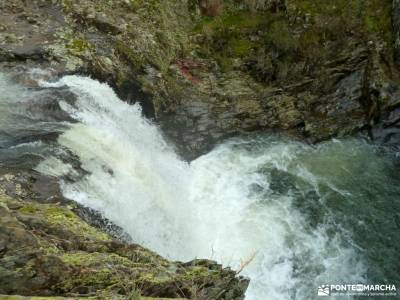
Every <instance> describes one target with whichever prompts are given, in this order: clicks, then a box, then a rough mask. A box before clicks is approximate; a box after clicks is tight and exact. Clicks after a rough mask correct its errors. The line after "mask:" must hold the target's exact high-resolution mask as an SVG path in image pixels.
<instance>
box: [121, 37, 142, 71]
mask: <svg viewBox="0 0 400 300" xmlns="http://www.w3.org/2000/svg"><path fill="white" fill-rule="evenodd" d="M115 48H116V50H117V52H118V53H119V55H122V56H123V57H124V58H125V59H126V60H127V61H128V62H129V63H130V65H131V67H132V68H133V69H136V70H139V69H140V68H141V66H142V65H143V63H144V59H143V57H142V56H141V54H140V53H136V52H135V51H133V50H132V49H131V48H129V45H128V44H127V43H125V42H122V41H118V42H117V43H116V45H115Z"/></svg>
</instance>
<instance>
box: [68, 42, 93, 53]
mask: <svg viewBox="0 0 400 300" xmlns="http://www.w3.org/2000/svg"><path fill="white" fill-rule="evenodd" d="M66 47H67V48H68V49H69V50H70V51H72V52H76V53H79V52H84V51H87V50H90V49H91V48H92V46H91V44H90V43H89V42H88V41H86V40H84V39H73V40H72V41H70V42H69V43H68V44H67V46H66Z"/></svg>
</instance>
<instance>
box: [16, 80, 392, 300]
mask: <svg viewBox="0 0 400 300" xmlns="http://www.w3.org/2000/svg"><path fill="white" fill-rule="evenodd" d="M41 86H42V88H43V89H44V90H51V91H52V90H58V89H67V90H68V91H69V92H71V93H73V94H74V95H75V100H74V101H68V100H65V99H60V100H59V102H58V104H59V106H60V108H61V110H62V111H63V112H65V113H66V114H67V115H68V116H70V117H71V119H73V120H75V121H68V122H66V121H63V127H62V128H63V131H62V134H61V135H60V136H59V137H58V139H57V143H56V144H52V145H51V148H52V151H51V155H47V156H46V158H45V159H43V160H41V162H40V163H39V164H38V165H37V167H36V169H37V170H38V171H40V172H42V173H46V174H50V175H53V176H58V177H60V178H61V185H62V191H63V193H64V195H65V196H66V197H67V198H70V199H73V200H75V201H77V202H79V203H81V204H83V205H85V206H88V207H90V208H93V209H95V210H97V211H99V212H101V214H102V215H103V216H104V217H106V218H108V219H110V220H111V221H112V222H114V223H115V224H116V225H118V226H120V227H122V228H123V229H124V230H125V231H126V232H127V233H128V234H129V235H130V236H131V237H132V240H133V241H134V242H135V243H139V244H141V245H144V246H146V247H148V248H150V249H152V250H154V251H156V252H158V253H159V254H161V255H163V256H165V257H167V258H170V259H174V260H181V261H184V260H191V259H194V258H196V257H198V258H210V259H213V260H217V261H218V262H220V263H222V264H224V265H226V266H231V267H232V268H235V269H236V270H239V269H242V267H243V270H241V274H242V275H246V276H248V277H250V279H251V283H250V286H249V289H248V291H247V294H246V299H249V300H264V299H271V300H274V299H301V300H303V299H304V300H308V299H314V298H316V295H317V294H316V291H317V287H318V285H321V284H342V283H363V282H366V281H368V279H369V276H371V274H370V270H369V269H368V267H369V266H370V263H371V261H370V260H371V258H370V256H369V254H368V253H369V252H368V251H369V250H368V247H367V246H366V245H365V244H363V238H360V237H362V235H363V234H364V231H363V230H368V229H364V227H363V226H364V225H363V224H366V223H365V222H368V221H366V220H369V219H370V214H372V213H373V210H374V206H373V205H371V207H370V208H369V209H364V208H363V207H362V206H360V203H363V201H365V199H366V198H365V197H366V196H365V195H367V194H368V195H371V194H372V196H371V197H372V198H374V197H376V198H374V199H375V200H376V199H381V198H380V197H384V198H385V199H386V198H388V197H389V198H390V197H391V196H390V195H391V194H390V195H389V194H388V193H386V194H385V192H384V191H383V192H382V191H375V190H373V189H371V188H372V187H371V186H369V185H365V183H363V182H361V180H362V179H360V178H359V177H358V175H359V174H363V175H365V181H367V182H368V181H369V182H376V184H377V185H379V184H380V181H383V182H385V183H386V184H387V185H388V186H390V187H393V188H394V189H395V188H397V186H398V181H395V180H392V181H390V178H392V177H391V175H390V174H387V167H388V158H387V157H386V156H382V155H380V154H379V153H377V151H376V148H375V147H374V146H372V145H370V144H368V143H366V142H364V141H362V140H359V139H354V138H353V139H346V140H340V141H339V140H332V141H329V142H326V143H323V144H321V145H319V146H310V145H306V144H304V143H301V142H299V141H293V140H289V139H288V138H285V137H282V136H278V135H255V136H251V137H246V138H236V139H230V140H228V141H225V142H223V143H221V144H220V145H218V146H216V147H215V149H214V150H212V151H211V152H210V153H208V154H206V155H203V156H201V157H199V158H198V159H196V160H194V161H192V162H191V163H186V162H184V161H182V160H181V159H180V158H179V157H178V156H177V155H176V154H175V153H174V150H173V148H171V147H170V146H169V145H168V144H167V143H166V141H165V140H164V139H163V136H162V134H161V132H160V130H159V129H158V128H157V126H156V125H155V124H153V123H152V122H151V121H149V120H147V119H145V118H144V117H143V116H142V113H141V108H140V106H139V105H138V104H135V105H128V104H127V103H124V102H123V101H121V100H120V99H118V97H117V96H116V94H115V93H114V91H113V90H112V89H111V88H110V87H109V86H108V85H106V84H102V83H99V82H98V81H95V80H93V79H90V78H87V77H80V76H65V77H63V78H61V79H60V80H59V81H57V82H42V83H41ZM13 147H15V145H13ZM371 158H374V159H373V162H371ZM367 162H369V163H367ZM394 194H396V193H394ZM358 207H360V208H359V210H358V211H357V214H356V213H355V210H354V208H358ZM389 209H392V208H389ZM363 222H364V223H363ZM354 224H357V226H356V225H354ZM353 225H354V226H353ZM354 228H359V229H357V230H355V229H354ZM371 243H375V242H374V241H372V242H371ZM374 245H375V244H371V247H374ZM375 246H376V245H375ZM367 252H368V253H367ZM374 255H375V254H372V255H371V256H374ZM383 272H384V271H383ZM346 299H347V298H346Z"/></svg>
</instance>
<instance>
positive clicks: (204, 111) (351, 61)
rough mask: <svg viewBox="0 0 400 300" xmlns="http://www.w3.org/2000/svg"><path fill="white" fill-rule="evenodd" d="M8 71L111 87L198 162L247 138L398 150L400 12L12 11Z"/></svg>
mask: <svg viewBox="0 0 400 300" xmlns="http://www.w3.org/2000/svg"><path fill="white" fill-rule="evenodd" d="M0 5H1V12H0V37H1V40H2V42H1V44H0V53H1V56H0V60H1V61H2V62H3V64H2V65H3V67H7V66H9V67H10V66H15V65H20V64H21V62H23V63H24V64H25V65H32V66H41V67H52V68H54V69H56V70H57V71H58V72H59V73H76V72H81V73H85V74H91V75H92V76H94V77H96V78H98V79H100V80H104V81H107V82H108V83H110V84H111V85H112V86H113V87H114V88H116V90H117V91H118V92H119V94H120V95H121V97H122V98H124V99H125V100H126V101H129V102H133V101H139V102H141V103H142V106H143V110H144V113H145V114H146V115H147V116H148V117H150V118H154V119H155V120H156V122H158V123H159V124H160V126H161V127H162V128H163V130H164V132H165V134H166V136H167V137H169V138H170V139H171V140H172V141H174V142H176V144H177V148H178V150H179V151H180V153H181V154H182V155H183V156H184V157H186V158H187V159H191V158H193V157H195V156H197V155H199V154H201V153H203V152H205V151H207V150H208V149H210V147H212V146H213V145H214V144H215V143H217V142H218V141H219V140H220V139H222V138H225V137H227V136H232V135H236V134H238V133H242V134H243V133H245V132H252V131H260V130H283V131H286V132H289V133H291V134H294V135H297V136H300V137H302V138H306V139H308V140H310V141H311V142H316V141H320V140H324V139H327V138H329V137H332V136H344V135H348V134H354V133H355V132H358V131H366V132H369V133H370V135H371V136H372V137H374V138H378V139H380V140H381V141H385V142H394V143H396V142H397V134H398V133H397V129H396V126H395V124H396V123H397V120H398V111H397V110H396V109H397V106H398V104H399V103H398V101H399V100H398V99H399V97H398V96H399V84H398V83H399V76H398V75H399V74H398V68H397V63H396V61H398V59H397V58H398V56H399V55H398V52H399V46H398V44H399V43H398V39H399V38H398V35H399V25H398V23H399V21H398V19H399V17H398V14H399V13H398V11H399V8H398V6H399V4H398V1H396V0H395V1H390V0H384V1H378V0H372V1H363V0H358V1H351V2H349V1H344V0H335V1H332V2H330V3H329V4H327V3H326V2H325V1H311V0H301V1H292V0H287V1H283V0H273V1H272V0H271V1H266V0H243V1H240V0H236V1H234V0H226V1H217V0H207V1H194V0H171V1H159V0H152V1H142V0H114V1H101V2H100V1H90V0H87V1H77V0H54V1H47V0H36V1H22V0H15V1H7V2H3V3H2V4H0Z"/></svg>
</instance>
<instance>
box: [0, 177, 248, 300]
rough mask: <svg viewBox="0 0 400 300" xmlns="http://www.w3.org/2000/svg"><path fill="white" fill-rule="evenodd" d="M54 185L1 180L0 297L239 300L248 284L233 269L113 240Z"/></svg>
mask: <svg viewBox="0 0 400 300" xmlns="http://www.w3.org/2000/svg"><path fill="white" fill-rule="evenodd" d="M44 183H46V185H45V186H44V185H43V184H44ZM52 183H55V181H54V179H52V178H45V177H42V176H40V175H38V174H33V173H31V174H29V173H23V174H21V173H19V174H12V173H7V174H3V175H2V176H1V177H0V299H8V300H11V299H12V300H17V299H32V300H33V299H78V298H81V297H82V298H85V299H132V300H133V299H148V300H150V299H199V300H200V299H229V300H232V299H238V300H239V299H244V292H245V290H246V288H247V285H248V280H247V279H245V278H242V277H240V276H237V274H236V273H235V272H234V271H232V270H230V269H229V268H222V266H221V265H219V264H217V263H216V262H213V261H209V260H201V259H198V260H193V261H191V262H187V263H181V262H171V261H168V260H166V259H164V258H162V257H160V256H159V255H157V254H155V253H154V252H152V251H150V250H148V249H145V248H143V247H141V246H139V245H135V244H132V243H124V242H122V241H120V240H117V239H115V238H113V237H112V236H111V235H109V234H107V233H105V232H104V231H102V230H99V229H98V228H95V227H93V226H91V225H89V224H88V222H89V223H93V221H94V219H96V218H93V214H87V212H85V209H84V208H80V207H79V206H77V205H76V204H74V203H73V202H71V201H67V200H65V199H63V198H62V197H61V196H60V194H59V193H57V192H56V191H57V187H56V186H52V187H50V185H51V184H52ZM79 215H80V216H82V218H84V219H85V218H86V221H84V220H83V219H82V218H81V217H79ZM90 220H91V221H90ZM95 221H96V222H95V223H97V224H100V223H99V222H98V221H99V220H98V218H97V219H96V220H95ZM103 224H104V223H103ZM102 227H103V229H104V228H106V227H104V226H102ZM114 229H115V228H114ZM107 231H109V232H114V233H115V230H110V226H108V230H107ZM2 294H3V296H1V295H2ZM5 295H19V296H5ZM22 296H43V297H49V298H35V297H27V298H24V297H22ZM51 296H52V297H51ZM55 296H61V297H60V298H58V297H55ZM63 297H65V298H63Z"/></svg>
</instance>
